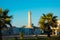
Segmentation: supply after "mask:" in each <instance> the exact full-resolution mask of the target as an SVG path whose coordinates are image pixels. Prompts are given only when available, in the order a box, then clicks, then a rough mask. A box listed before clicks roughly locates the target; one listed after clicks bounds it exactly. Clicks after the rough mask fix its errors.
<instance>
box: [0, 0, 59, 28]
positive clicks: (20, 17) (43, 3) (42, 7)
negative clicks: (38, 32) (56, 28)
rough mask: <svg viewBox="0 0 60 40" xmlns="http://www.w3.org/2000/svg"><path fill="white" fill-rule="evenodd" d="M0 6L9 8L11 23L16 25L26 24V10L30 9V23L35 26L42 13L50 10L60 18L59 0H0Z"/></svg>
mask: <svg viewBox="0 0 60 40" xmlns="http://www.w3.org/2000/svg"><path fill="white" fill-rule="evenodd" d="M0 7H1V8H3V10H4V9H9V10H10V11H9V15H13V18H12V22H11V23H12V25H13V26H16V27H21V26H23V25H26V26H27V23H28V20H27V19H28V15H27V13H28V10H31V13H32V23H33V24H34V25H36V26H37V25H38V21H39V18H40V16H41V15H42V14H43V13H49V12H52V13H54V15H56V16H58V18H59V19H60V15H59V14H60V0H0Z"/></svg>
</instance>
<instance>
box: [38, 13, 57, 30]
mask: <svg viewBox="0 0 60 40" xmlns="http://www.w3.org/2000/svg"><path fill="white" fill-rule="evenodd" d="M46 22H47V23H48V24H49V25H50V26H51V27H57V16H54V15H53V13H48V14H43V15H42V16H41V18H40V19H39V25H40V28H41V29H44V28H45V25H44V24H45V23H46Z"/></svg>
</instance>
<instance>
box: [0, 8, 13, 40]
mask: <svg viewBox="0 0 60 40" xmlns="http://www.w3.org/2000/svg"><path fill="white" fill-rule="evenodd" d="M8 12H9V10H4V11H3V10H2V8H0V40H2V32H1V30H2V29H7V25H6V24H8V25H10V27H12V25H11V23H10V18H11V17H12V16H8V15H7V13H8Z"/></svg>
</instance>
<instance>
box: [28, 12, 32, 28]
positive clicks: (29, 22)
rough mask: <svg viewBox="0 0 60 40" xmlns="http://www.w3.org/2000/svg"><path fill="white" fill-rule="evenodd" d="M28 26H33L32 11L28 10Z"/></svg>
mask: <svg viewBox="0 0 60 40" xmlns="http://www.w3.org/2000/svg"><path fill="white" fill-rule="evenodd" d="M28 28H32V20H31V11H28Z"/></svg>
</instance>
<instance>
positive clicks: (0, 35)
mask: <svg viewBox="0 0 60 40" xmlns="http://www.w3.org/2000/svg"><path fill="white" fill-rule="evenodd" d="M0 40H2V33H1V28H0Z"/></svg>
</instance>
